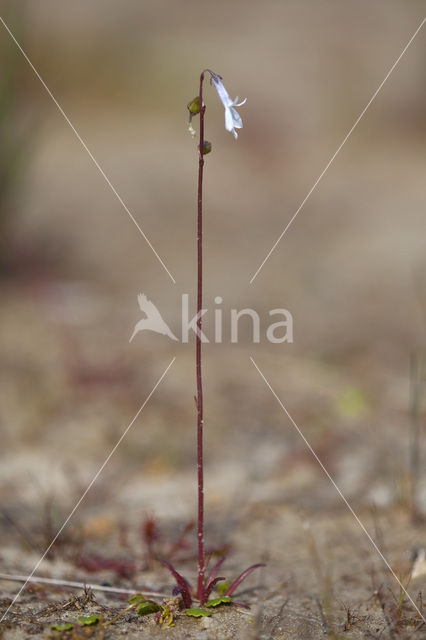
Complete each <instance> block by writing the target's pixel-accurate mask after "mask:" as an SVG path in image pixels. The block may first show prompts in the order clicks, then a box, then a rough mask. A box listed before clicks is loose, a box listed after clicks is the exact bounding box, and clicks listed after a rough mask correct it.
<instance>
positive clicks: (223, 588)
mask: <svg viewBox="0 0 426 640" xmlns="http://www.w3.org/2000/svg"><path fill="white" fill-rule="evenodd" d="M229 587H230V584H229V580H223V581H222V582H219V583H218V584H217V586H216V589H217V590H218V591H219V594H220V595H221V596H224V595H225V593H226V592H227V591H228V589H229Z"/></svg>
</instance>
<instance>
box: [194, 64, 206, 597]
mask: <svg viewBox="0 0 426 640" xmlns="http://www.w3.org/2000/svg"><path fill="white" fill-rule="evenodd" d="M203 82H204V71H203V73H202V74H201V76H200V93H199V99H200V143H199V147H198V153H199V161H198V214H197V314H198V315H197V336H196V373H197V468H198V585H197V597H198V599H199V600H200V601H202V600H203V591H204V574H205V563H204V468H203V422H204V418H203V382H202V375H201V310H202V305H203V169H204V112H205V109H206V107H205V105H204V103H203ZM201 604H203V602H202V603H201Z"/></svg>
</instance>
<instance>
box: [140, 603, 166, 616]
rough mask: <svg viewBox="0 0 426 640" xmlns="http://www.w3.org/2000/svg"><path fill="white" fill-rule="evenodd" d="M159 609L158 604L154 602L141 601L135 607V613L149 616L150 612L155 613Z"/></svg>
mask: <svg viewBox="0 0 426 640" xmlns="http://www.w3.org/2000/svg"><path fill="white" fill-rule="evenodd" d="M160 609H161V607H160V605H158V604H156V603H155V602H142V603H141V604H140V605H139V606H138V608H137V609H136V613H138V614H139V615H140V616H149V614H150V613H156V612H157V611H160Z"/></svg>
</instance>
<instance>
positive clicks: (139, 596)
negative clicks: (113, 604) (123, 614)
mask: <svg viewBox="0 0 426 640" xmlns="http://www.w3.org/2000/svg"><path fill="white" fill-rule="evenodd" d="M129 602H130V604H133V603H134V602H146V598H145V596H143V595H142V594H141V593H135V595H134V596H132V597H131V598H130V600H129Z"/></svg>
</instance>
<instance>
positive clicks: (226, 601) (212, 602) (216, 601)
mask: <svg viewBox="0 0 426 640" xmlns="http://www.w3.org/2000/svg"><path fill="white" fill-rule="evenodd" d="M230 602H232V598H231V596H222V597H221V598H213V600H209V601H208V602H206V607H218V606H219V605H221V604H229V603H230Z"/></svg>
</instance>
